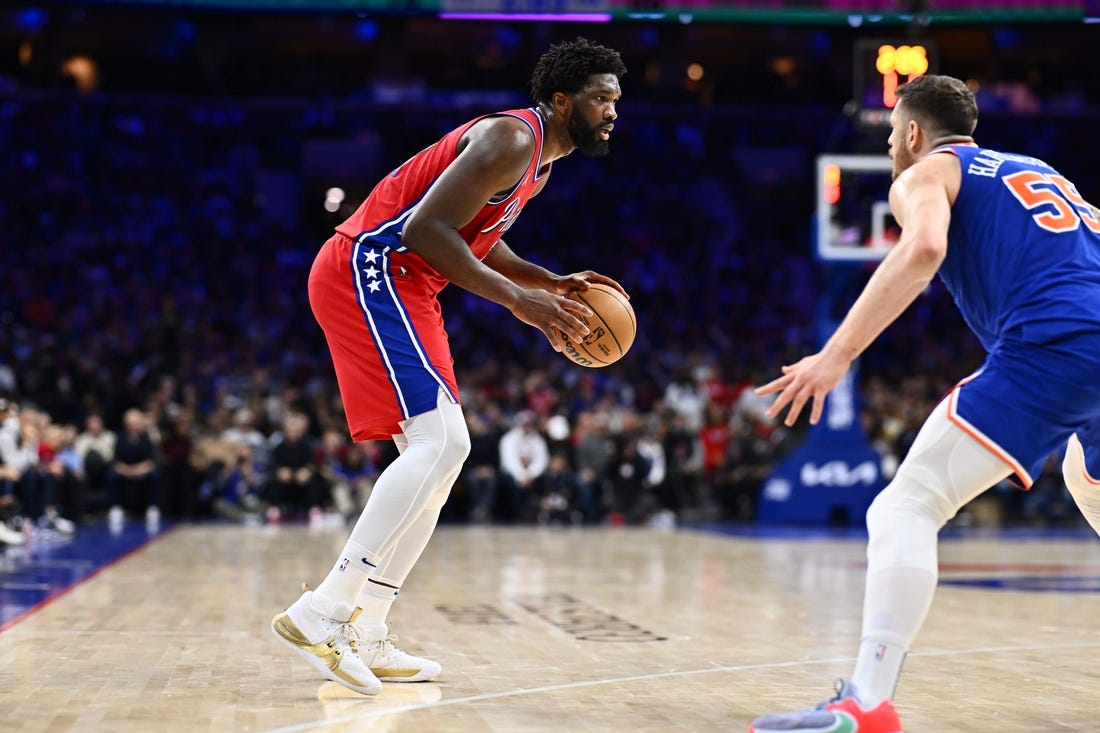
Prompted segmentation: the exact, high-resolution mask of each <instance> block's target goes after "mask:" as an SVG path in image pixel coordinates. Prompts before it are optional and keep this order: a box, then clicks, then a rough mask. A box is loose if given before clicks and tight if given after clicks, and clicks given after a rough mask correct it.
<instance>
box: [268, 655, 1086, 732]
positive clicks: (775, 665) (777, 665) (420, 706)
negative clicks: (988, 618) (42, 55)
mask: <svg viewBox="0 0 1100 733" xmlns="http://www.w3.org/2000/svg"><path fill="white" fill-rule="evenodd" d="M1096 647H1100V642H1094V643H1085V644H1081V643H1075V644H1068V643H1067V644H1038V645H1033V646H991V647H975V648H971V649H947V650H943V651H938V652H937V651H933V652H918V653H913V654H910V655H909V656H911V657H948V656H955V655H959V654H999V653H1002V652H1024V651H1046V650H1054V649H1089V648H1096ZM854 659H855V658H854V657H836V658H833V659H806V660H801V661H795V662H764V663H761V664H743V665H734V666H728V667H706V668H704V669H685V670H682V671H679V672H658V673H655V674H639V675H632V676H629V677H612V678H608V679H600V680H588V681H586V682H568V683H566V684H563V685H546V686H545V687H531V688H527V689H524V688H520V689H516V690H504V691H501V692H486V693H483V694H480V695H469V696H467V697H456V698H452V699H450V700H439V701H437V702H424V703H416V704H414V705H401V706H398V707H393V708H387V709H385V710H375V711H373V712H369V713H356V714H354V715H351V714H349V715H344V716H340V717H336V718H325V719H324V720H317V721H313V722H309V723H298V724H297V725H288V726H284V727H282V728H270V729H268V730H267V731H264V733H299V732H300V731H308V730H314V729H316V728H326V727H328V726H331V725H336V724H339V723H351V722H361V721H365V720H373V719H375V718H381V717H383V716H386V715H393V714H395V713H407V712H411V711H413V710H426V709H429V708H441V707H446V706H448V705H461V704H464V703H472V702H480V701H482V700H493V699H496V698H501V697H516V696H519V695H536V694H541V693H544V692H558V691H560V690H575V689H577V688H581V687H597V686H599V685H611V684H616V683H622V682H640V681H642V680H659V679H668V678H671V677H688V676H691V675H697V674H713V673H714V672H746V671H749V670H753V669H782V668H784V667H805V666H811V665H815V664H835V663H837V662H851V661H853V660H854ZM412 684H416V683H412Z"/></svg>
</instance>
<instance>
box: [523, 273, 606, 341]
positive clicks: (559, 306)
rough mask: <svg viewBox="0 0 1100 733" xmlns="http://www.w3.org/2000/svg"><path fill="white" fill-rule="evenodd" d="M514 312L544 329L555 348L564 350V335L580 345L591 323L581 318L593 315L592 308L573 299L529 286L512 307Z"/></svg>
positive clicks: (525, 321)
mask: <svg viewBox="0 0 1100 733" xmlns="http://www.w3.org/2000/svg"><path fill="white" fill-rule="evenodd" d="M512 315H514V316H515V317H516V318H518V319H519V320H521V321H523V322H524V323H526V324H527V325H529V326H534V327H535V328H537V329H539V330H540V331H542V332H543V334H544V335H545V336H546V339H547V340H548V341H549V342H550V346H551V347H553V349H554V351H557V352H561V350H562V349H563V348H564V347H565V342H564V341H563V340H562V339H563V337H564V338H567V339H569V340H571V341H572V342H573V343H577V344H579V343H581V342H582V341H583V340H584V337H585V336H587V335H588V326H586V325H585V324H584V321H582V320H581V317H582V316H583V317H585V318H588V317H590V316H592V311H591V309H589V308H588V306H586V305H584V304H583V303H580V302H577V301H575V300H572V299H571V298H565V297H563V296H561V295H555V294H553V293H548V292H546V291H545V290H538V289H531V288H528V289H524V290H523V292H522V293H521V294H520V297H519V300H518V301H517V302H516V304H515V305H514V306H512Z"/></svg>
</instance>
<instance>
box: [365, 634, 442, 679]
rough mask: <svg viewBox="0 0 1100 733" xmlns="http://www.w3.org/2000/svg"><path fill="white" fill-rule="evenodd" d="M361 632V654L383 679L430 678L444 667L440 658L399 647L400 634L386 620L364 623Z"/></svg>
mask: <svg viewBox="0 0 1100 733" xmlns="http://www.w3.org/2000/svg"><path fill="white" fill-rule="evenodd" d="M359 633H360V636H361V641H360V642H359V656H360V657H361V658H362V660H363V662H364V663H365V664H366V665H367V666H368V667H370V671H371V672H373V673H374V676H375V677H377V678H378V679H380V680H382V681H383V682H427V681H429V680H434V679H435V678H436V677H438V676H439V673H440V672H442V671H443V667H442V666H440V664H439V662H433V661H432V660H431V659H425V658H424V657H416V656H413V655H412V654H408V653H407V652H403V651H401V650H400V649H398V648H397V645H396V644H395V642H396V641H397V637H396V636H393V635H391V634H390V629H389V627H388V626H387V625H386V624H385V623H384V622H380V623H376V624H372V625H370V626H361V627H360V628H359Z"/></svg>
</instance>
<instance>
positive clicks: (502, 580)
mask: <svg viewBox="0 0 1100 733" xmlns="http://www.w3.org/2000/svg"><path fill="white" fill-rule="evenodd" d="M344 539H345V532H344V531H343V530H322V531H310V530H309V529H307V528H305V527H274V528H268V527H257V528H236V527H220V526H183V527H179V528H176V529H174V530H172V531H169V532H167V533H165V534H164V535H163V536H161V537H159V538H158V539H156V540H155V541H153V542H151V543H149V544H148V545H146V546H144V547H142V548H141V549H140V550H138V551H136V552H134V553H132V554H130V555H128V556H126V557H124V558H123V559H122V560H121V561H120V562H118V563H116V564H114V565H112V566H110V567H108V568H106V569H105V570H104V571H102V572H100V573H98V574H97V575H95V576H93V577H91V578H90V579H88V580H87V581H86V582H84V583H82V584H80V585H78V586H77V587H76V588H74V589H73V590H72V591H71V592H69V593H66V594H64V595H62V596H61V597H59V598H57V599H55V600H54V601H52V602H50V603H48V604H46V605H44V606H43V607H41V608H39V609H38V610H36V611H35V612H33V613H30V614H28V615H27V616H25V617H24V618H22V619H21V620H19V621H18V622H17V623H14V624H12V625H11V626H10V627H9V628H8V629H7V630H6V631H4V632H3V633H2V634H0V730H3V731H36V732H37V731H43V732H45V731H49V732H51V733H52V732H54V731H112V732H118V733H131V732H137V731H141V732H144V731H173V732H175V731H181V732H190V731H218V732H223V731H280V732H285V733H290V732H292V731H324V732H335V731H371V732H372V733H373V732H376V731H378V732H383V733H388V732H396V731H403V732H404V731H410V732H411V731H417V732H424V731H427V732H432V731H461V732H463V733H465V732H479V731H509V732H511V731H630V732H631V733H633V732H635V731H661V732H662V733H665V732H667V731H745V730H746V727H747V724H748V722H749V721H750V720H751V719H752V718H753V717H754V716H756V715H758V714H761V713H764V712H772V711H777V710H788V709H796V708H801V707H806V706H809V705H810V704H813V703H815V702H818V701H820V700H822V699H825V698H826V697H828V696H829V694H830V690H831V683H832V680H833V679H834V678H835V677H838V676H841V675H848V674H849V673H850V671H851V665H852V655H853V654H854V651H855V645H856V640H857V636H858V631H859V610H860V603H861V589H862V584H863V566H864V561H863V552H864V541H863V540H862V539H860V538H854V539H797V538H792V539H781V538H780V539H774V538H759V537H748V536H743V537H729V536H721V535H717V534H710V533H703V532H694V531H686V530H678V531H672V532H669V531H664V532H662V531H655V530H630V529H626V530H623V529H618V530H616V529H591V530H536V529H532V528H483V527H470V528H461V527H443V528H441V529H440V530H439V531H438V532H437V534H436V536H435V537H434V538H433V540H432V543H431V545H429V548H428V550H427V552H426V553H425V555H424V557H423V559H422V561H421V563H420V565H419V566H418V567H417V568H416V569H415V570H414V572H413V575H412V576H411V577H410V579H409V582H408V583H407V584H406V588H405V590H404V591H403V592H402V594H401V598H400V600H399V601H398V603H397V604H396V605H395V607H394V611H393V614H392V615H391V625H392V630H393V631H394V632H395V633H397V634H398V635H399V636H400V637H401V643H402V645H403V646H404V647H405V648H407V649H409V650H410V651H413V652H419V653H423V654H427V655H430V656H432V657H434V658H436V659H438V660H439V661H440V662H441V663H442V664H443V669H444V672H443V676H442V677H441V679H440V680H439V681H438V682H437V683H420V684H410V685H387V686H386V688H385V689H384V690H383V692H382V693H381V694H380V695H378V696H376V697H373V698H372V697H364V696H359V695H356V694H354V693H351V692H348V691H346V690H344V689H343V688H341V687H339V686H337V685H335V684H333V683H331V682H324V681H322V680H321V679H319V678H318V676H317V675H316V674H315V673H313V672H312V671H311V669H310V668H309V667H308V666H307V665H305V664H304V663H302V662H300V661H299V660H298V659H297V658H296V657H295V656H293V654H292V653H291V652H290V651H289V650H288V649H286V648H285V647H283V646H282V645H281V644H279V643H278V642H277V641H276V640H275V639H274V637H273V636H272V634H271V632H270V630H269V627H268V624H269V622H270V619H271V616H272V615H273V614H274V613H275V612H277V611H280V610H282V609H283V608H284V607H285V606H286V605H288V604H289V603H290V602H292V601H293V600H294V599H295V598H296V597H297V595H298V587H299V584H300V583H301V582H302V581H303V580H308V581H310V582H313V583H316V582H317V581H318V580H319V579H320V577H321V576H322V574H323V573H324V572H326V571H327V570H328V568H329V566H330V564H331V562H332V561H333V560H334V558H335V556H336V553H337V552H338V551H339V548H340V547H341V545H342V544H343V541H344ZM941 563H942V565H943V568H944V573H943V580H944V581H945V584H944V585H941V587H940V589H939V592H938V594H937V598H936V602H935V604H934V606H933V610H932V613H931V615H930V617H929V619H928V622H927V624H926V626H925V628H924V631H923V633H922V635H921V637H920V638H919V639H918V643H917V645H916V648H915V649H914V653H913V654H912V655H911V656H910V658H909V661H908V663H907V665H906V673H905V675H904V677H903V679H902V683H901V686H900V688H899V690H898V707H899V710H900V712H901V715H902V719H903V721H904V722H905V724H906V731H907V732H908V733H920V732H922V731H928V732H941V733H942V732H945V731H951V732H952V733H990V732H992V731H998V732H1000V733H1033V732H1038V731H1080V732H1085V731H1090V732H1094V731H1097V730H1100V695H1098V690H1100V592H1097V591H1100V542H1098V541H1096V540H1095V539H1072V540H1042V539H1038V540H1022V539H1017V540H1008V541H1006V540H1004V539H988V540H975V539H967V540H959V541H954V540H952V541H945V542H944V543H943V546H942V551H941ZM971 581H973V582H975V583H979V585H950V584H946V583H955V582H971ZM981 584H984V585H981ZM997 586H1007V587H997ZM1020 588H1023V590H1021V589H1020Z"/></svg>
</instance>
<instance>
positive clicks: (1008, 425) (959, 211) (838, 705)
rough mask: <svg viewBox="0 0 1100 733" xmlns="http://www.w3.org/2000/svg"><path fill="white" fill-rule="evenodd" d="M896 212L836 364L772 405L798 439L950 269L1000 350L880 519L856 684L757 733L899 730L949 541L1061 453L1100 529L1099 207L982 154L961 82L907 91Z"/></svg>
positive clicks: (848, 321)
mask: <svg viewBox="0 0 1100 733" xmlns="http://www.w3.org/2000/svg"><path fill="white" fill-rule="evenodd" d="M897 94H898V103H897V106H896V107H895V108H894V110H893V112H892V114H891V116H890V122H891V125H892V127H893V130H892V132H891V133H890V138H889V145H890V157H891V158H892V160H893V169H894V171H893V172H894V183H893V185H892V186H891V188H890V208H891V210H892V211H893V213H894V216H895V218H896V219H897V221H898V223H899V224H900V225H901V227H902V233H901V238H900V239H899V241H898V243H897V245H896V246H895V247H894V248H893V250H892V251H891V252H890V254H889V255H887V257H886V258H885V259H884V260H883V261H882V263H881V264H880V265H879V267H878V268H877V269H876V271H875V273H874V275H873V276H872V277H871V279H870V280H869V281H868V283H867V286H866V287H865V288H864V290H863V292H862V294H861V295H860V296H859V298H858V299H857V300H856V302H855V303H854V304H853V306H852V308H851V310H850V311H849V313H848V314H847V316H846V317H845V319H844V320H843V322H842V323H841V324H840V326H839V327H838V328H837V330H836V332H835V333H834V334H833V335H832V337H831V338H830V339H829V340H828V341H827V343H826V344H825V346H824V347H823V348H822V349H821V351H820V352H818V353H816V354H814V355H812V356H807V357H805V358H804V359H802V360H801V361H799V362H797V363H796V364H793V365H789V366H785V367H783V369H782V372H783V375H782V376H781V377H779V378H778V379H776V380H774V381H772V382H771V383H769V384H766V385H764V386H763V387H760V388H759V389H758V390H757V393H758V394H761V395H767V394H772V393H778V396H777V397H776V400H775V402H774V403H773V405H772V407H771V409H770V410H769V415H770V416H773V417H774V416H776V415H778V414H779V413H780V412H781V411H782V410H784V409H786V408H789V410H788V412H787V415H786V419H785V422H786V424H787V425H793V424H794V422H795V420H796V419H797V418H798V416H799V415H800V414H801V413H802V411H803V409H804V408H806V407H807V406H809V413H810V418H809V419H810V422H811V423H812V424H816V423H817V422H818V420H819V419H820V417H821V414H822V410H823V407H824V402H825V397H826V395H827V394H828V393H829V391H830V390H831V389H832V388H833V387H835V386H836V385H837V383H839V382H840V380H841V378H842V377H843V376H844V374H845V372H846V371H847V370H848V367H849V365H850V364H851V363H852V361H853V360H854V359H855V358H856V357H858V356H859V355H860V354H861V353H862V352H863V351H864V350H865V349H866V348H867V347H868V346H869V345H870V344H871V342H872V341H874V339H875V338H876V337H877V336H878V335H879V334H880V333H881V332H882V331H883V330H884V329H885V328H886V327H887V326H889V325H890V324H891V323H892V322H893V321H894V320H895V319H896V318H897V317H898V316H899V315H901V313H902V312H903V311H904V310H905V309H906V308H907V307H908V306H909V304H910V303H912V302H913V301H914V300H915V299H916V297H917V296H918V295H919V294H920V293H921V291H923V290H924V288H925V286H927V285H928V283H929V282H930V281H931V279H932V277H933V276H934V275H936V273H937V272H938V273H939V275H940V277H941V278H942V279H943V282H944V283H945V285H946V286H947V288H948V290H949V291H950V292H951V294H952V296H953V297H954V299H955V302H956V303H958V306H959V309H960V311H961V312H962V315H963V317H964V318H965V319H966V322H967V323H968V324H969V326H970V327H971V328H972V329H973V331H974V333H975V334H977V336H978V338H979V339H980V340H981V342H982V345H983V346H984V347H985V349H986V350H987V351H988V357H987V359H986V361H985V364H984V365H983V366H982V368H981V369H979V370H978V371H977V372H976V373H974V374H972V375H970V376H969V377H967V378H966V379H963V380H962V381H961V382H959V384H958V385H956V386H955V388H954V389H953V390H952V391H951V392H950V393H949V394H948V396H947V397H945V398H944V399H943V401H941V402H940V403H939V405H937V407H936V408H935V409H934V410H933V411H932V414H931V415H930V416H929V417H928V419H927V420H926V422H925V423H924V426H923V427H922V428H921V431H920V433H919V434H918V436H917V438H916V440H915V442H914V443H913V447H912V448H911V449H910V451H909V453H908V455H907V456H906V458H905V460H904V461H903V462H902V464H901V466H900V467H899V468H898V471H897V474H896V476H895V477H894V480H893V481H891V482H890V484H889V485H888V486H887V487H886V488H885V489H884V490H883V491H882V493H881V494H879V496H878V497H877V498H876V499H875V501H874V502H873V503H872V505H871V507H870V509H869V510H868V511H867V530H868V535H869V540H868V546H867V578H866V588H865V596H864V603H863V628H862V638H861V640H860V645H859V652H858V655H857V658H856V664H855V672H854V674H853V676H852V678H851V679H850V680H840V681H839V685H838V688H837V695H836V697H835V698H834V699H833V700H831V701H830V702H828V703H824V704H822V705H819V706H818V707H817V708H814V709H812V710H807V711H804V712H798V713H790V714H782V715H769V716H765V717H763V718H759V719H757V720H756V721H754V722H753V723H752V726H751V727H750V730H752V731H755V733H770V732H771V731H788V732H789V731H799V732H801V733H824V731H849V732H851V733H855V732H856V731H858V733H896V732H898V731H901V729H902V727H901V721H900V719H899V718H898V714H897V712H896V711H895V709H894V705H893V702H892V699H893V696H894V690H895V687H896V685H897V681H898V677H899V676H900V673H901V668H902V663H903V662H904V660H905V655H906V654H907V652H908V650H909V646H910V644H911V643H912V642H913V639H914V638H915V637H916V635H917V632H918V630H919V629H920V627H921V624H922V623H923V622H924V618H925V616H926V614H927V613H928V610H929V607H930V606H931V603H932V596H933V593H934V591H935V589H936V582H937V570H938V566H937V555H936V552H937V535H938V532H939V530H940V528H941V527H943V525H944V524H945V523H946V522H947V520H949V519H950V518H951V517H953V516H954V515H955V513H956V512H957V511H958V510H959V509H960V508H961V507H962V506H964V505H965V504H966V503H968V502H969V501H970V500H971V499H973V498H974V497H976V496H978V495H979V494H981V493H982V492H984V491H985V490H987V489H988V488H990V487H991V486H993V485H994V484H996V483H998V482H999V481H1001V480H1002V479H1005V478H1008V477H1013V478H1014V480H1015V481H1016V482H1018V483H1019V484H1020V485H1021V486H1022V487H1023V488H1024V489H1027V488H1030V486H1031V482H1032V479H1033V478H1034V477H1035V476H1036V475H1037V474H1038V473H1039V471H1040V470H1041V467H1042V464H1043V463H1044V462H1045V461H1046V459H1047V458H1048V457H1049V456H1050V455H1051V454H1052V453H1054V452H1055V451H1063V450H1064V451H1065V458H1064V461H1063V463H1062V472H1063V476H1064V478H1065V481H1066V485H1067V486H1068V487H1069V490H1070V493H1071V494H1072V495H1073V498H1074V500H1075V501H1076V503H1077V506H1078V508H1079V509H1080V510H1081V512H1082V513H1083V514H1084V516H1085V518H1086V519H1087V520H1088V522H1089V524H1090V525H1091V526H1092V528H1093V529H1094V530H1096V531H1097V532H1098V533H1100V479H1098V478H1096V477H1100V210H1097V208H1096V207H1095V206H1092V205H1090V204H1089V203H1087V202H1086V201H1085V200H1084V199H1083V198H1082V197H1081V194H1080V193H1079V192H1078V191H1077V188H1076V187H1075V186H1074V185H1073V183H1071V182H1070V181H1068V180H1066V178H1064V177H1063V176H1061V175H1059V173H1058V172H1057V171H1056V170H1055V169H1053V168H1051V167H1050V166H1049V165H1047V164H1046V163H1044V162H1043V161H1041V160H1037V159H1035V158H1032V157H1029V156H1026V155H1016V154H1011V153H1002V152H997V151H994V150H987V149H984V148H979V147H978V146H977V145H975V143H974V141H973V138H972V137H971V135H972V133H973V132H974V128H975V126H976V124H977V119H978V108H977V104H976V102H975V100H974V95H973V94H972V93H971V91H970V89H969V88H968V87H967V86H966V85H965V84H964V83H963V82H961V81H959V80H958V79H953V78H951V77H947V76H932V75H930V76H922V77H918V78H916V79H914V80H913V81H911V82H909V83H908V84H905V85H904V86H901V87H899V88H898V92H897Z"/></svg>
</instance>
